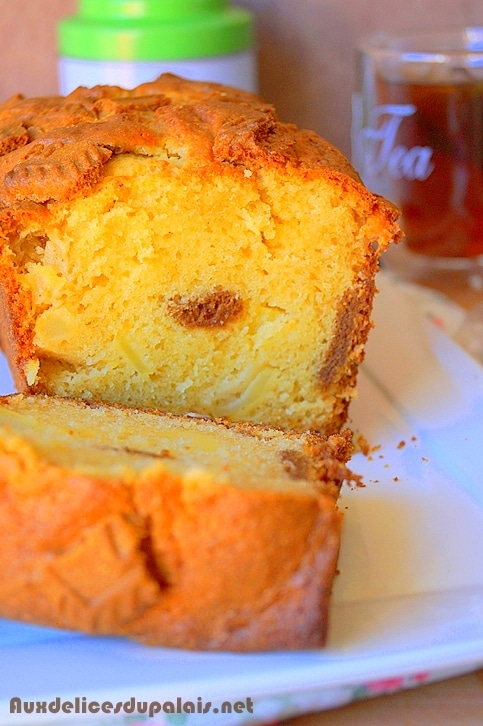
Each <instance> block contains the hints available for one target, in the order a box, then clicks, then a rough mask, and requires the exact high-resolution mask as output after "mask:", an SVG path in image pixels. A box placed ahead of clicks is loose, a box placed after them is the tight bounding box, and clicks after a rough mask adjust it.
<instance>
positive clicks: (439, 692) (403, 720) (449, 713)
mask: <svg viewBox="0 0 483 726" xmlns="http://www.w3.org/2000/svg"><path fill="white" fill-rule="evenodd" d="M481 724H483V669H482V670H479V671H477V672H476V673H470V674H468V675H464V676H458V677H457V678H451V679H449V680H446V681H439V682H437V683H432V684H431V685H428V686H419V687H417V688H411V689H409V690H407V691H399V692H398V693H394V694H392V695H388V696H378V697H376V698H371V699H370V700H366V701H357V702H355V703H351V704H350V705H348V706H342V707H341V708H336V709H331V710H329V711H323V712H322V713H316V714H311V715H307V716H301V717H299V718H294V719H290V720H289V721H284V722H283V726H481Z"/></svg>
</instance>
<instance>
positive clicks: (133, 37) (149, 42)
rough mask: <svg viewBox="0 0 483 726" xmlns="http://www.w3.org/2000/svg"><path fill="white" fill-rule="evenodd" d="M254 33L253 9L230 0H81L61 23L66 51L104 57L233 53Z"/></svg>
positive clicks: (247, 45) (177, 57) (137, 58)
mask: <svg viewBox="0 0 483 726" xmlns="http://www.w3.org/2000/svg"><path fill="white" fill-rule="evenodd" d="M253 36H254V29H253V19H252V15H251V13H249V12H248V11H246V10H243V9H242V8H235V7H231V6H230V5H229V3H228V0H80V1H79V9H78V13H77V15H74V16H72V17H68V18H64V19H63V20H61V21H60V23H59V25H58V40H59V54H60V55H61V56H64V57H69V58H82V59H86V60H103V61H157V60H160V61H163V60H182V59H189V58H207V57H211V56H219V55H227V54H229V53H237V52H241V51H243V50H248V49H249V48H251V47H252V46H253V42H254V37H253Z"/></svg>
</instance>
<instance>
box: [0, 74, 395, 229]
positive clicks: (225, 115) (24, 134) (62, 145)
mask: <svg viewBox="0 0 483 726" xmlns="http://www.w3.org/2000/svg"><path fill="white" fill-rule="evenodd" d="M0 140H3V141H2V142H1V143H0V152H2V149H3V155H2V156H0V202H2V203H3V204H5V205H7V206H12V205H13V206H15V205H16V204H17V203H18V202H21V201H23V200H32V201H47V200H48V199H56V200H60V199H66V198H69V197H71V196H72V195H74V194H76V193H77V192H78V191H80V190H81V189H87V188H89V187H90V186H92V185H93V184H94V183H95V181H96V180H97V179H98V178H99V174H100V173H101V168H102V165H103V164H105V162H106V161H107V160H108V159H109V158H110V156H111V154H119V153H125V152H129V151H134V150H137V151H138V152H139V151H141V152H143V153H146V154H148V155H149V153H150V150H153V149H156V148H159V147H161V148H165V149H166V150H167V152H168V153H169V150H170V148H171V149H172V150H173V153H176V148H177V147H178V146H179V147H181V148H183V147H185V146H186V145H188V146H189V149H190V154H189V160H190V164H193V165H203V164H206V163H214V162H221V163H223V164H231V165H237V164H240V163H241V164H243V165H246V164H247V163H250V164H251V165H252V166H253V165H255V166H257V165H259V166H262V165H264V164H269V165H281V166H293V167H295V168H300V169H306V170H307V171H310V170H313V169H318V170H320V169H325V170H326V171H327V174H328V175H329V176H334V177H339V181H340V179H345V183H350V182H354V183H356V184H358V185H359V186H360V188H361V190H363V187H362V185H361V184H360V179H359V177H358V175H357V173H356V172H355V171H354V169H353V168H352V167H351V165H350V164H349V162H348V161H347V159H346V158H345V157H344V156H343V154H341V153H340V152H339V151H338V150H337V149H335V148H334V147H333V146H331V145H330V144H329V143H328V142H326V141H325V140H323V139H321V138H320V137H319V136H318V135H317V134H315V133H314V132H311V131H307V130H303V129H298V128H297V127H295V126H294V125H293V124H283V123H282V122H280V121H279V120H278V118H277V116H276V113H275V110H274V108H273V106H270V105H269V104H266V103H264V102H263V101H262V100H261V99H260V98H258V97H257V96H254V95H253V94H250V93H247V92H243V91H239V90H236V89H231V88H228V87H226V86H223V85H220V84H215V83H201V82H193V81H185V80H183V79H181V78H178V77H176V76H173V75H170V74H164V75H163V76H161V77H160V78H159V79H158V80H157V81H154V82H152V83H148V84H143V85H141V86H139V87H137V88H135V89H134V90H131V91H127V90H123V89H120V88H118V87H115V86H112V87H111V86H98V87H96V88H94V89H85V88H79V89H77V90H76V91H74V92H73V93H71V94H70V95H69V96H66V97H65V98H63V97H60V96H55V97H51V98H49V99H45V98H39V99H23V98H20V99H19V98H16V99H13V100H11V101H10V102H7V103H6V104H4V105H3V106H0ZM40 189H41V193H40V194H39V191H40ZM367 196H368V198H369V197H372V195H370V194H369V193H367ZM377 203H378V204H380V205H381V207H382V208H384V209H385V210H386V212H387V213H388V214H389V215H392V216H393V219H394V221H396V219H397V216H398V212H397V210H396V209H395V208H394V207H393V205H391V204H390V203H389V202H386V201H385V200H382V199H379V200H378V201H377Z"/></svg>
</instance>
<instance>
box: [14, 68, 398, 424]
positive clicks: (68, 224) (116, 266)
mask: <svg viewBox="0 0 483 726" xmlns="http://www.w3.org/2000/svg"><path fill="white" fill-rule="evenodd" d="M397 218H398V211H397V210H396V209H395V207H394V206H393V205H391V204H390V203H389V202H386V201H385V200H383V199H382V198H380V197H378V196H375V195H373V194H371V193H370V192H369V191H368V190H367V189H366V188H365V187H364V186H363V184H362V183H361V181H360V179H359V177H358V176H357V174H356V172H355V171H354V170H353V169H352V168H351V166H350V164H349V162H348V161H347V159H346V158H345V157H344V156H343V155H342V154H341V153H340V152H338V151H337V150H336V149H334V148H333V147H332V146H331V145H330V144H328V143H327V142H326V141H324V140H323V139H321V138H320V137H319V136H317V135H316V134H315V133H313V132H310V131H306V130H303V129H298V128H297V127H295V126H294V125H292V124H286V123H282V122H281V121H280V120H279V119H278V117H277V115H276V112H275V110H274V109H273V108H272V107H271V106H270V105H269V104H267V103H265V102H264V101H262V100H261V99H260V98H258V97H257V96H254V95H251V94H249V93H245V92H242V91H237V90H235V89H233V88H228V87H226V86H221V85H217V84H213V83H201V82H195V81H186V80H183V79H180V78H177V77H174V76H172V75H163V76H161V77H160V78H159V79H158V80H157V81H155V82H153V83H149V84H144V85H142V86H139V87H138V88H136V89H134V90H131V91H126V90H122V89H120V88H117V87H110V86H103V87H96V88H94V89H86V88H81V89H78V90H77V91H74V92H73V93H72V94H70V95H69V96H67V97H65V98H62V97H58V96H55V97H50V98H40V99H25V98H18V97H15V98H13V99H11V100H10V101H8V102H6V103H5V104H3V105H2V106H0V297H1V305H0V325H1V329H0V340H1V345H2V346H3V349H4V351H5V353H6V355H7V357H8V360H9V363H10V366H11V368H12V372H13V374H14V378H15V381H16V385H17V388H18V389H19V390H20V391H22V392H26V393H44V394H51V395H59V396H66V397H74V398H84V399H87V400H103V401H106V402H111V403H121V404H124V405H129V406H134V407H136V406H140V407H151V408H160V409H164V410H170V411H173V412H176V413H185V412H190V411H192V412H196V413H200V414H206V415H209V416H212V417H226V418H229V419H230V420H233V421H242V420H246V421H253V422H258V423H264V424H269V425H272V426H277V427H283V428H286V429H295V430H298V431H304V430H307V429H316V430H318V431H320V432H322V433H332V432H334V431H337V430H340V429H341V427H342V426H343V425H345V421H346V419H347V413H348V406H349V404H350V401H351V400H352V398H353V396H354V395H355V393H356V384H357V371H358V367H359V364H360V362H361V361H362V358H363V355H364V346H365V342H366V339H367V335H368V332H369V330H370V327H371V309H372V302H373V297H374V294H375V289H376V287H375V276H376V272H377V269H378V263H379V258H380V255H381V253H382V251H383V250H384V249H386V248H387V246H388V245H389V244H390V243H391V241H392V240H397V239H398V238H399V235H400V230H399V228H398V226H397Z"/></svg>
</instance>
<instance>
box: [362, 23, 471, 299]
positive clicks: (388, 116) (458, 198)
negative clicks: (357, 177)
mask: <svg viewBox="0 0 483 726" xmlns="http://www.w3.org/2000/svg"><path fill="white" fill-rule="evenodd" d="M359 62H360V65H359V70H360V88H359V91H360V92H359V93H358V94H355V96H354V104H353V127H352V130H353V135H352V142H353V162H354V165H355V167H356V168H357V170H358V171H359V172H360V174H361V176H362V179H363V181H364V182H365V183H366V185H367V186H368V187H369V188H370V189H371V190H372V191H374V192H376V193H379V194H382V195H383V196H385V197H386V198H388V199H390V200H391V201H393V202H394V203H395V204H396V205H397V206H398V207H399V208H400V210H401V225H402V227H403V229H404V232H405V239H404V241H403V242H402V243H401V244H399V245H394V246H393V247H392V249H389V250H388V252H387V253H385V255H384V259H383V264H386V265H387V267H390V268H392V269H394V270H395V271H396V272H398V273H400V274H401V275H402V276H403V277H406V278H408V279H412V280H415V279H416V280H421V281H425V282H429V283H430V284H436V280H437V278H438V283H437V285H436V286H439V280H441V288H442V289H443V288H446V286H447V283H449V285H455V284H456V282H457V283H458V284H463V285H464V286H470V287H471V288H473V289H476V288H478V289H479V290H483V26H482V27H464V28H454V29H449V30H427V31H425V30H422V31H414V32H407V33H403V34H397V35H390V34H389V35H388V34H387V33H378V34H376V35H373V36H372V37H370V38H368V39H366V40H365V41H362V43H361V45H360V48H359ZM442 276H444V277H445V281H444V282H443V280H442Z"/></svg>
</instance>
